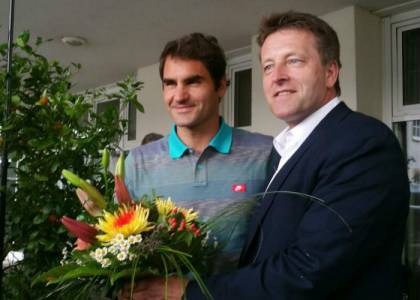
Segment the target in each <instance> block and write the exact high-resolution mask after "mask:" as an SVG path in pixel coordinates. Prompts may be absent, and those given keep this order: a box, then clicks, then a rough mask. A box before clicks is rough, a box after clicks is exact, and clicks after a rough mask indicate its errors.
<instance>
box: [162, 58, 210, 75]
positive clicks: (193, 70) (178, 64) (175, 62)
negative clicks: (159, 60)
mask: <svg viewBox="0 0 420 300" xmlns="http://www.w3.org/2000/svg"><path fill="white" fill-rule="evenodd" d="M168 73H170V74H168ZM171 74H179V75H181V74H184V75H188V76H197V75H198V76H200V75H201V76H204V75H207V74H209V72H208V70H207V68H206V67H205V65H204V64H203V63H202V62H201V61H199V60H195V59H186V58H180V57H168V58H167V59H166V61H165V66H164V68H163V77H166V76H168V75H171Z"/></svg>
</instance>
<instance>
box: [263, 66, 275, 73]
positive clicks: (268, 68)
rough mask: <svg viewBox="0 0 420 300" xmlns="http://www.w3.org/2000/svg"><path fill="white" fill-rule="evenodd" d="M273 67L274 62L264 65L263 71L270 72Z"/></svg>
mask: <svg viewBox="0 0 420 300" xmlns="http://www.w3.org/2000/svg"><path fill="white" fill-rule="evenodd" d="M272 69H273V65H272V64H269V65H265V66H264V67H263V71H264V73H269V72H270V71H271V70H272Z"/></svg>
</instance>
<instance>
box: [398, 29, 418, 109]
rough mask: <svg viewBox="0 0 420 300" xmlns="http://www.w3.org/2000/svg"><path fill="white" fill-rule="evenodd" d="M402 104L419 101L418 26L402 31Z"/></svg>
mask: <svg viewBox="0 0 420 300" xmlns="http://www.w3.org/2000/svg"><path fill="white" fill-rule="evenodd" d="M402 53H403V105H413V104H419V103H420V28H416V29H412V30H407V31H404V32H403V33H402Z"/></svg>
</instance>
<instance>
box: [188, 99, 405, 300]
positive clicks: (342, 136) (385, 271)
mask: <svg viewBox="0 0 420 300" xmlns="http://www.w3.org/2000/svg"><path fill="white" fill-rule="evenodd" d="M274 165H275V164H274ZM274 165H273V167H276V166H274ZM269 190H270V191H293V192H301V193H306V194H310V195H313V196H316V197H318V198H320V199H322V200H323V201H324V204H325V205H326V206H328V207H329V208H326V207H325V206H324V205H322V204H319V203H317V202H314V201H312V200H310V199H305V198H303V197H297V196H290V195H285V194H282V193H277V194H276V193H274V194H267V195H266V196H265V197H264V198H263V200H262V203H261V206H260V207H259V208H257V209H256V211H255V216H254V218H253V221H252V223H251V226H250V229H249V236H248V241H247V242H246V245H245V247H244V250H243V253H242V257H241V260H240V266H239V269H238V270H237V271H235V272H233V273H229V274H223V275H218V276H213V277H209V278H206V279H205V283H206V285H207V287H208V289H209V290H210V292H211V294H212V295H213V297H214V298H215V299H284V300H295V299H310V300H314V299H323V300H325V299H340V300H341V299H355V300H356V299H357V300H361V299H370V300H372V299H381V300H385V299H401V285H402V282H401V278H402V276H401V252H402V245H403V240H404V232H405V223H406V217H407V213H408V199H409V185H408V179H407V172H406V162H405V159H404V158H403V155H402V153H401V150H400V147H399V144H398V141H397V140H396V138H395V136H394V135H393V133H392V132H391V130H389V129H388V128H387V127H386V126H385V125H384V124H382V123H381V122H379V121H377V120H375V119H373V118H370V117H367V116H364V115H362V114H360V113H356V112H353V111H351V110H350V109H349V108H348V107H347V106H346V105H345V104H344V103H340V104H339V105H338V106H336V107H335V108H334V109H333V110H332V111H331V112H330V113H329V114H328V115H327V116H326V117H325V118H324V119H323V120H322V121H321V123H320V124H319V125H318V126H317V127H316V128H315V130H314V131H313V132H312V133H311V134H310V136H309V137H308V138H307V139H306V141H305V142H304V143H303V144H302V146H301V147H300V148H299V149H298V150H297V151H296V153H295V154H294V155H293V156H292V157H291V158H290V159H289V161H287V163H286V164H285V165H284V166H283V168H282V169H281V171H280V172H279V173H278V174H277V176H276V178H275V179H274V181H273V183H272V184H271V185H270V189H269ZM331 209H332V210H334V211H336V212H337V213H338V214H339V215H340V216H341V217H342V218H343V219H344V220H345V223H347V224H348V225H349V226H350V227H349V228H348V227H347V226H346V225H345V224H344V222H343V221H342V220H341V219H340V218H339V217H338V216H337V215H336V214H334V213H333V212H332V211H331ZM186 293H187V298H188V299H204V298H203V296H202V294H201V292H200V290H199V288H198V286H197V284H196V283H195V282H191V283H190V284H189V285H188V287H187V292H186Z"/></svg>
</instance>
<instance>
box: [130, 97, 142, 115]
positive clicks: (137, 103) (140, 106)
mask: <svg viewBox="0 0 420 300" xmlns="http://www.w3.org/2000/svg"><path fill="white" fill-rule="evenodd" d="M131 103H133V104H134V106H135V107H136V109H137V110H138V111H139V112H142V113H144V107H143V105H142V104H141V103H140V102H138V101H137V100H132V101H131Z"/></svg>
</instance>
